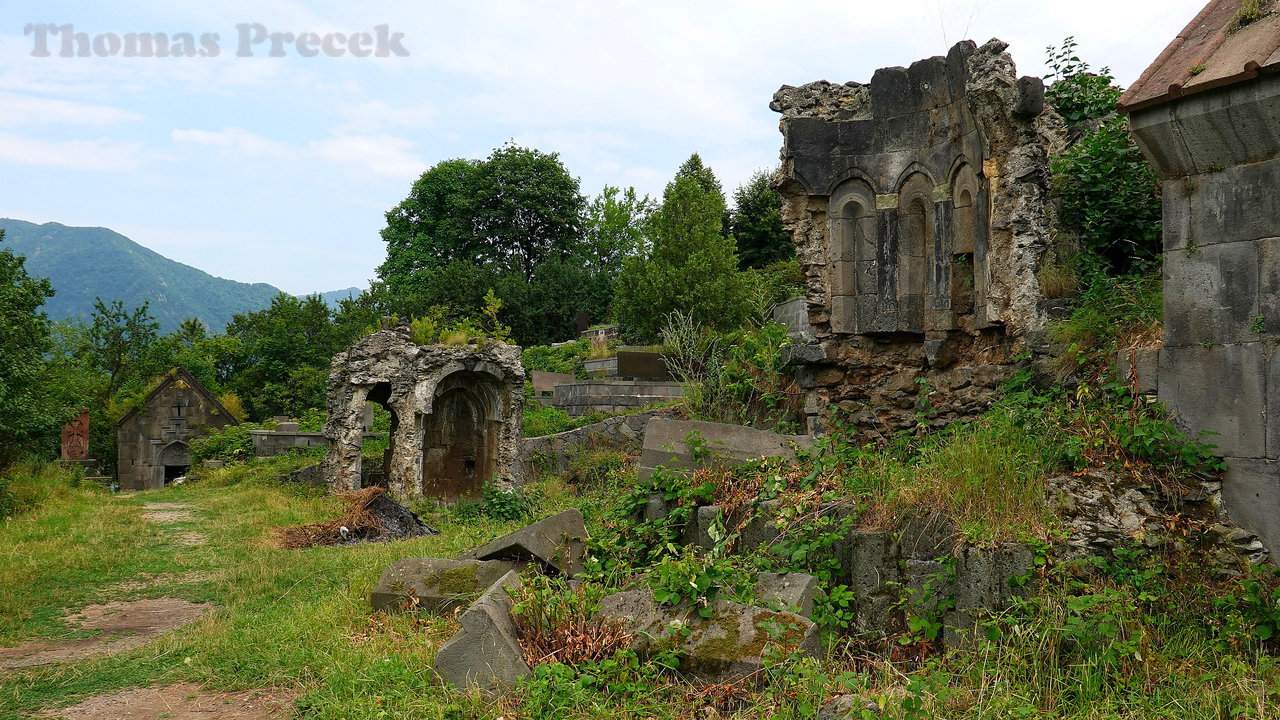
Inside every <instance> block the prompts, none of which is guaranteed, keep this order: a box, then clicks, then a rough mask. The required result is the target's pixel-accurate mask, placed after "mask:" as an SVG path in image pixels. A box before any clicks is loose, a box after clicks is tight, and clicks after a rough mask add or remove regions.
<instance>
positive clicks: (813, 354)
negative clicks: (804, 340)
mask: <svg viewBox="0 0 1280 720" xmlns="http://www.w3.org/2000/svg"><path fill="white" fill-rule="evenodd" d="M826 361H827V351H826V349H825V348H823V347H822V346H821V345H810V344H804V345H801V344H798V343H792V344H791V345H788V346H786V347H785V348H783V349H782V362H783V363H785V364H787V365H811V364H816V363H822V362H826Z"/></svg>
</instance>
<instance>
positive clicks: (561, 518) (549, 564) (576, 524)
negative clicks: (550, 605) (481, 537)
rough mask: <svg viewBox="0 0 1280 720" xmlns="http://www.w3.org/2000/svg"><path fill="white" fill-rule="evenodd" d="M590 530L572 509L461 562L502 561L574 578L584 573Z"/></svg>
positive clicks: (469, 553)
mask: <svg viewBox="0 0 1280 720" xmlns="http://www.w3.org/2000/svg"><path fill="white" fill-rule="evenodd" d="M586 539H587V526H586V521H584V520H583V518H582V511H580V510H578V509H577V508H570V509H569V510H565V511H564V512H562V513H560V514H558V515H552V516H551V517H549V518H546V519H543V520H539V521H538V522H536V523H533V524H532V525H527V526H525V527H523V528H521V529H519V530H517V531H515V532H513V533H511V534H509V535H504V536H503V537H500V538H498V539H497V540H494V541H493V542H491V543H488V544H487V545H483V546H481V547H478V548H475V549H473V550H468V551H467V552H465V553H463V554H462V555H459V556H458V559H460V560H502V561H505V562H509V563H515V564H516V565H517V566H518V567H520V568H521V569H523V568H524V567H525V566H527V565H529V564H530V563H537V564H538V565H539V566H541V567H542V569H543V570H544V571H546V572H551V573H555V574H559V575H565V576H569V577H572V576H573V575H575V574H577V572H578V571H579V570H581V569H582V557H583V555H584V554H585V552H586Z"/></svg>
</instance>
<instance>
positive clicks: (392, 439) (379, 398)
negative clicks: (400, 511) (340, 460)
mask: <svg viewBox="0 0 1280 720" xmlns="http://www.w3.org/2000/svg"><path fill="white" fill-rule="evenodd" d="M391 393H392V387H391V383H389V382H380V383H375V384H374V385H373V386H372V387H370V388H369V392H368V394H367V395H365V396H364V399H363V402H365V403H373V404H375V405H380V406H382V409H384V410H386V411H387V412H388V413H390V414H391V425H390V427H389V428H388V429H387V449H386V450H385V451H383V453H382V472H381V473H368V475H367V478H368V481H369V482H368V483H367V484H368V485H377V486H379V487H388V486H389V485H388V482H387V473H388V470H389V468H390V467H391V458H392V457H394V456H395V450H396V432H397V431H398V430H399V429H400V414H399V413H398V412H396V408H395V406H394V405H393V404H392V403H391ZM356 402H357V403H358V402H360V399H359V398H357V399H356ZM362 418H363V413H362ZM362 424H363V423H362ZM360 475H361V476H362V480H363V479H364V476H365V475H366V474H365V473H364V472H363V471H361V473H360Z"/></svg>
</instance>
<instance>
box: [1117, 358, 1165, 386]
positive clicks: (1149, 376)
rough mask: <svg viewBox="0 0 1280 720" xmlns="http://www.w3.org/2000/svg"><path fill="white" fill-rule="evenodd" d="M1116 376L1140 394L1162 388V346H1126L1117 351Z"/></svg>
mask: <svg viewBox="0 0 1280 720" xmlns="http://www.w3.org/2000/svg"><path fill="white" fill-rule="evenodd" d="M1116 376H1117V377H1119V378H1120V380H1121V382H1124V383H1125V384H1127V385H1128V386H1129V387H1130V388H1131V389H1133V390H1135V391H1136V392H1137V393H1138V394H1140V395H1154V394H1156V392H1158V391H1159V389H1160V348H1158V347H1147V348H1126V349H1123V350H1120V351H1118V352H1117V353H1116Z"/></svg>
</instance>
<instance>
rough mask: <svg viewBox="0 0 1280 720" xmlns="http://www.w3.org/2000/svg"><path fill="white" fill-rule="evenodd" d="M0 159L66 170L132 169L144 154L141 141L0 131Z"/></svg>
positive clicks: (139, 162) (140, 161)
mask: <svg viewBox="0 0 1280 720" xmlns="http://www.w3.org/2000/svg"><path fill="white" fill-rule="evenodd" d="M0 160H3V161H7V162H13V163H20V164H22V165H37V166H41V167H52V168H63V169H66V170H133V169H136V168H138V167H140V166H141V165H142V164H143V160H144V157H143V146H142V143H140V142H115V141H112V140H107V139H98V140H69V141H47V140H39V139H36V138H31V137H21V136H18V135H10V134H6V133H0Z"/></svg>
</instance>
